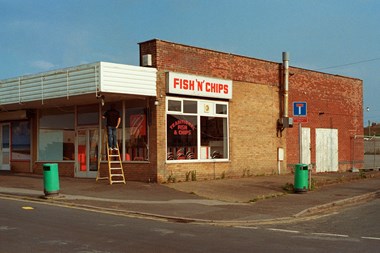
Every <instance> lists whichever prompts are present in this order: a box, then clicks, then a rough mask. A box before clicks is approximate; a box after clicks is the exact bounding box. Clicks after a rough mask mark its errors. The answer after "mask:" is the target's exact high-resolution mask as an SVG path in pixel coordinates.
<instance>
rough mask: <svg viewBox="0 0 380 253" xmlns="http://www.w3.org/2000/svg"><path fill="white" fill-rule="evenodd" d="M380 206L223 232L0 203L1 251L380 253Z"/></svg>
mask: <svg viewBox="0 0 380 253" xmlns="http://www.w3.org/2000/svg"><path fill="white" fill-rule="evenodd" d="M379 207H380V202H379V200H376V201H373V202H371V203H368V204H366V205H364V206H360V207H357V208H353V209H350V210H347V211H345V212H343V213H342V214H338V215H333V216H329V217H325V218H323V219H321V220H315V221H309V222H307V223H298V224H297V223H295V224H288V225H281V226H280V225H273V226H265V227H264V226H263V227H243V226H239V227H221V226H212V225H196V224H182V223H170V222H162V221H156V220H147V219H137V218H128V217H123V216H116V215H110V214H105V213H98V212H90V211H85V210H78V209H73V208H64V207H56V206H50V205H43V204H39V203H28V202H24V201H15V200H5V199H0V252H1V253H3V252H6V253H12V252H97V253H103V252H113V253H115V252H166V253H168V252H284V251H286V252H303V253H305V252H345V253H348V252H360V253H364V252H378V249H379V247H380V232H379V229H380V226H379V220H378V218H377V214H378V213H379ZM360 221H362V222H360ZM359 225H360V226H359ZM358 226H359V227H360V229H358ZM354 231H355V232H354ZM333 234H336V235H333ZM376 238H377V239H376Z"/></svg>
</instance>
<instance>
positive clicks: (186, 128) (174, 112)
mask: <svg viewBox="0 0 380 253" xmlns="http://www.w3.org/2000/svg"><path fill="white" fill-rule="evenodd" d="M167 105H168V107H167V108H168V110H167V118H166V120H167V128H166V129H167V130H166V131H167V160H184V159H189V160H209V159H228V103H227V102H218V101H207V100H195V99H181V98H168V100H167Z"/></svg>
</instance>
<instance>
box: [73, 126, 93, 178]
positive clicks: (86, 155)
mask: <svg viewBox="0 0 380 253" xmlns="http://www.w3.org/2000/svg"><path fill="white" fill-rule="evenodd" d="M98 140H99V131H98V129H96V128H88V129H79V130H78V131H77V156H76V162H77V166H76V168H77V169H76V173H75V174H76V176H77V177H88V178H95V177H96V175H97V172H98Z"/></svg>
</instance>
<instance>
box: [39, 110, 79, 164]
mask: <svg viewBox="0 0 380 253" xmlns="http://www.w3.org/2000/svg"><path fill="white" fill-rule="evenodd" d="M74 115H75V113H74V107H64V108H58V109H57V108H51V109H43V110H41V111H40V118H39V134H38V159H39V160H42V161H44V160H47V161H63V160H74V153H75V146H74V143H75V131H74V125H75V121H74Z"/></svg>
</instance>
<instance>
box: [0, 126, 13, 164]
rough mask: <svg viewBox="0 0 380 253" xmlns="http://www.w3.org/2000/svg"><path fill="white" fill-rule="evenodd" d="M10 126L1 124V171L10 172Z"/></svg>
mask: <svg viewBox="0 0 380 253" xmlns="http://www.w3.org/2000/svg"><path fill="white" fill-rule="evenodd" d="M10 129H11V127H10V124H9V123H5V124H0V170H10V169H11V166H10V148H9V147H10V146H9V144H10V136H11V134H10Z"/></svg>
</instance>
